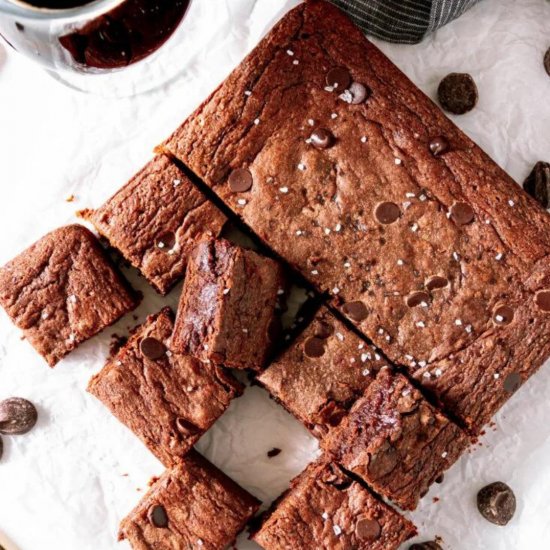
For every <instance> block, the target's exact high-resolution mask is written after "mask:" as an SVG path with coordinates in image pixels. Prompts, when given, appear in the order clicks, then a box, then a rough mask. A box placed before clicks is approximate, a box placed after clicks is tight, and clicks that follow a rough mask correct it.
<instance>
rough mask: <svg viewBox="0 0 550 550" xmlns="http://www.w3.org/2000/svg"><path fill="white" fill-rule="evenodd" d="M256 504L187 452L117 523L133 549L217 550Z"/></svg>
mask: <svg viewBox="0 0 550 550" xmlns="http://www.w3.org/2000/svg"><path fill="white" fill-rule="evenodd" d="M259 505H260V502H259V501H258V500H257V499H255V498H254V497H253V496H252V495H251V494H249V493H248V492H246V491H245V490H244V489H243V488H242V487H240V486H239V485H237V484H236V483H235V482H234V481H233V480H232V479H230V478H229V477H227V476H226V475H225V474H224V473H223V472H221V471H220V470H218V469H217V468H216V467H215V466H214V465H213V464H210V462H208V461H207V460H206V459H205V458H204V457H202V456H201V455H199V454H198V453H197V452H196V451H191V452H190V453H189V454H188V455H187V456H186V457H185V459H184V460H183V461H182V462H180V463H179V464H178V465H176V466H174V468H172V469H170V470H167V471H166V472H165V473H164V474H163V475H162V476H161V478H160V479H159V480H158V481H157V482H156V483H155V484H154V485H153V487H152V488H151V489H150V490H149V492H148V493H147V494H146V495H145V496H144V497H143V499H142V500H141V502H140V503H139V504H138V506H137V507H136V508H135V509H134V510H133V511H132V512H131V513H130V515H129V516H127V517H126V518H125V519H124V520H123V521H122V523H121V525H120V533H119V539H120V540H122V539H126V540H128V541H129V542H130V544H131V545H132V548H134V550H157V549H158V550H160V549H166V550H168V549H173V550H187V549H196V550H222V549H223V548H225V547H226V546H227V545H228V544H230V543H232V542H233V541H234V540H235V538H236V537H237V535H238V534H239V532H240V531H241V530H242V529H243V528H244V527H245V525H246V524H247V523H248V521H249V520H250V518H251V517H252V516H253V515H254V514H255V513H256V511H257V510H258V508H259Z"/></svg>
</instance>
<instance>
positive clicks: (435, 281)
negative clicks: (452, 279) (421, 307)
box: [426, 275, 449, 291]
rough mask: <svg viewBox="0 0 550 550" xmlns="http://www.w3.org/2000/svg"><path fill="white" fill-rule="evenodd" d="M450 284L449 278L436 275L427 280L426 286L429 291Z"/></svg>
mask: <svg viewBox="0 0 550 550" xmlns="http://www.w3.org/2000/svg"><path fill="white" fill-rule="evenodd" d="M448 284H449V280H448V279H447V278H446V277H441V276H439V275H434V276H432V277H430V278H429V279H428V280H427V281H426V288H427V289H428V290H429V291H432V290H438V289H440V288H445V287H446V286H447V285H448Z"/></svg>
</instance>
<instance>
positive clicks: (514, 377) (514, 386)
mask: <svg viewBox="0 0 550 550" xmlns="http://www.w3.org/2000/svg"><path fill="white" fill-rule="evenodd" d="M521 383H522V379H521V376H520V375H519V374H518V373H517V372H511V373H510V374H509V375H508V376H507V377H506V378H505V379H504V384H503V386H504V390H505V391H507V392H508V393H515V392H517V391H518V390H519V388H520V387H521Z"/></svg>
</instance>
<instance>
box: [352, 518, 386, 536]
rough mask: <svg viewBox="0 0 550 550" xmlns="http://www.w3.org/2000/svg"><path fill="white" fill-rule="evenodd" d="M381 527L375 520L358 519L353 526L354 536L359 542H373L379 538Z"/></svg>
mask: <svg viewBox="0 0 550 550" xmlns="http://www.w3.org/2000/svg"><path fill="white" fill-rule="evenodd" d="M381 534H382V527H381V526H380V524H379V523H378V522H377V521H376V520H375V519H370V518H366V517H363V516H362V517H360V518H359V519H358V520H357V524H356V525H355V536H356V537H357V538H358V539H359V540H364V541H369V542H372V541H375V540H377V539H379V538H380V535H381Z"/></svg>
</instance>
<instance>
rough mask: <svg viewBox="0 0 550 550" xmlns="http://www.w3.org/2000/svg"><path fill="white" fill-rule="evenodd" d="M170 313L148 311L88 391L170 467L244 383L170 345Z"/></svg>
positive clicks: (223, 410)
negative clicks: (146, 316)
mask: <svg viewBox="0 0 550 550" xmlns="http://www.w3.org/2000/svg"><path fill="white" fill-rule="evenodd" d="M172 317H173V315H172V312H171V310H170V309H169V308H164V309H163V310H161V311H160V312H159V313H157V314H155V315H151V316H149V317H148V318H147V320H146V322H145V323H144V324H143V325H141V326H140V327H139V328H138V329H137V330H136V331H135V332H134V334H132V336H131V337H130V339H129V340H128V342H127V343H126V344H125V345H124V346H123V347H122V348H121V349H120V350H119V351H118V353H117V354H116V355H115V356H114V357H112V358H111V359H109V361H108V362H107V364H106V365H105V367H104V368H103V369H102V370H101V371H100V372H99V373H98V374H96V375H94V376H93V377H92V379H91V380H90V382H89V384H88V391H89V392H90V393H91V394H92V395H94V396H95V397H96V398H98V399H99V400H100V401H101V402H102V403H103V404H104V405H105V406H106V407H107V408H108V409H109V410H110V411H111V412H112V413H113V415H114V416H115V417H116V418H118V420H119V421H120V422H122V423H123V424H124V425H126V426H127V427H128V428H129V429H130V430H132V431H133V432H134V433H135V434H136V435H137V436H138V437H139V438H140V439H141V440H142V442H143V443H144V444H145V445H146V446H147V447H148V448H149V450H150V451H151V452H152V453H153V454H154V455H155V456H156V457H157V458H158V459H159V460H160V461H161V462H162V463H163V464H164V465H165V466H167V467H170V466H173V465H174V464H176V463H177V462H178V461H179V460H181V458H182V457H183V456H184V455H185V454H186V453H187V452H188V451H189V450H190V449H191V447H192V446H193V445H194V444H195V443H196V442H197V441H198V439H199V438H200V436H201V435H202V434H204V433H205V432H206V430H208V428H210V426H211V425H212V424H213V423H214V422H215V421H216V420H217V419H218V418H219V417H220V416H221V415H222V414H223V413H224V412H225V410H226V409H227V407H228V406H229V403H230V402H231V400H232V399H233V398H234V397H237V396H239V395H241V394H242V391H243V386H242V385H241V384H240V383H239V382H238V381H237V380H236V379H235V378H234V377H233V376H232V375H231V374H230V373H229V372H227V371H226V370H225V369H223V368H222V367H216V366H214V365H210V364H205V363H201V362H200V361H199V360H197V359H195V358H193V357H189V356H186V355H180V354H178V353H174V352H172V351H171V350H170V338H171V335H172V330H173V320H172Z"/></svg>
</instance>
